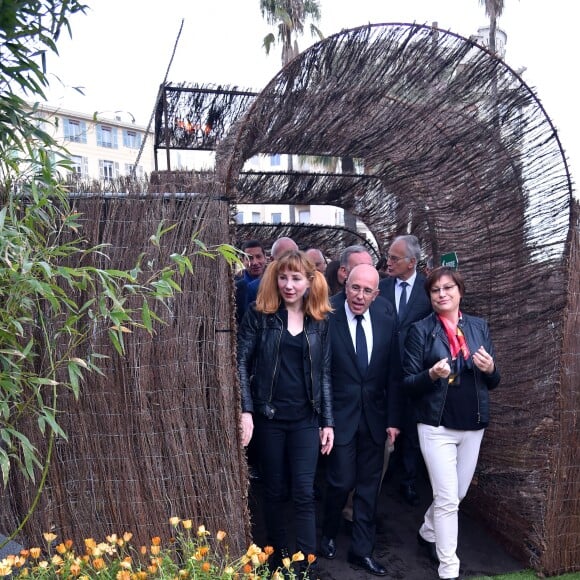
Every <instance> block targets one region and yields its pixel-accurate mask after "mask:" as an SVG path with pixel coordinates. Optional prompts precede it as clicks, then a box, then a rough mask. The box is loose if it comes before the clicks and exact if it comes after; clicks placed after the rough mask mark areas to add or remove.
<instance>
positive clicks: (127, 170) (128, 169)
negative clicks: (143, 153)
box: [125, 163, 145, 177]
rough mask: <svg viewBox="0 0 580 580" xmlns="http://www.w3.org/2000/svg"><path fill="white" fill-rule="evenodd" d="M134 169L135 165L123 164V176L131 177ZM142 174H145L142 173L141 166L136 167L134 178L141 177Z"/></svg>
mask: <svg viewBox="0 0 580 580" xmlns="http://www.w3.org/2000/svg"><path fill="white" fill-rule="evenodd" d="M134 167H135V164H133V163H125V175H132V174H133V168H134ZM144 173H145V172H144V171H143V167H142V166H141V165H137V167H136V169H135V177H143V175H144Z"/></svg>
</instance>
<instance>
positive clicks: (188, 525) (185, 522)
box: [181, 520, 193, 530]
mask: <svg viewBox="0 0 580 580" xmlns="http://www.w3.org/2000/svg"><path fill="white" fill-rule="evenodd" d="M181 525H182V526H183V527H184V529H186V530H191V528H192V527H193V522H192V521H191V520H183V521H182V522H181Z"/></svg>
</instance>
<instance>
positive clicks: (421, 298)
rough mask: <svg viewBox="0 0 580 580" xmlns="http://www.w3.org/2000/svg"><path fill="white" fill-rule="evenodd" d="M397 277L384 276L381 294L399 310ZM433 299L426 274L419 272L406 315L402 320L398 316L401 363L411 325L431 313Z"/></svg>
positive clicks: (380, 284) (408, 300)
mask: <svg viewBox="0 0 580 580" xmlns="http://www.w3.org/2000/svg"><path fill="white" fill-rule="evenodd" d="M396 282H397V279H396V278H391V277H388V278H383V279H382V280H381V281H380V282H379V296H382V297H383V298H386V299H387V300H388V301H389V303H390V304H391V305H392V306H393V309H395V312H396V311H397V310H396V308H397V306H396V304H395V285H396ZM431 311H432V308H431V300H430V299H429V296H428V295H427V292H426V291H425V276H423V275H422V274H419V273H418V272H417V277H416V278H415V283H414V284H413V290H412V292H411V295H410V296H409V298H408V299H407V310H405V315H404V317H403V318H402V319H401V320H400V319H399V318H398V316H397V315H396V314H395V316H397V335H398V338H399V355H400V359H401V364H402V361H403V355H404V354H405V339H406V338H407V334H408V332H409V329H410V328H411V325H412V324H413V323H414V322H417V321H418V320H422V319H423V318H425V317H426V316H429V314H431Z"/></svg>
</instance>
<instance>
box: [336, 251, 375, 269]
mask: <svg viewBox="0 0 580 580" xmlns="http://www.w3.org/2000/svg"><path fill="white" fill-rule="evenodd" d="M363 253H364V254H368V253H369V251H368V250H367V249H366V248H365V247H364V246H360V245H358V246H349V247H348V248H345V249H344V250H343V251H342V254H340V265H341V266H342V267H343V268H346V269H347V270H348V258H349V257H350V255H351V254H363Z"/></svg>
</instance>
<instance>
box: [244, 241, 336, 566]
mask: <svg viewBox="0 0 580 580" xmlns="http://www.w3.org/2000/svg"><path fill="white" fill-rule="evenodd" d="M330 311H331V306H330V303H329V301H328V287H327V284H326V281H325V279H324V276H323V275H322V274H321V273H320V272H318V271H316V269H315V267H314V264H312V262H311V261H310V260H308V258H307V257H306V256H305V254H304V253H303V252H300V251H297V250H292V251H290V252H287V253H285V254H283V255H282V256H281V257H280V258H279V259H278V260H275V261H273V262H272V263H271V264H269V265H268V267H267V268H266V271H265V273H264V275H263V278H262V280H261V282H260V288H259V291H258V296H257V299H256V302H255V304H252V305H251V306H250V308H249V309H248V310H247V312H246V314H245V315H244V318H243V320H242V323H241V327H240V330H239V335H238V371H239V377H240V386H241V395H242V424H241V430H242V444H243V445H244V446H245V445H247V444H248V443H249V442H250V439H251V438H252V435H253V436H254V438H255V443H257V446H256V447H257V449H258V456H259V457H258V461H259V464H260V471H261V476H262V480H263V483H264V508H265V509H264V515H265V521H266V529H267V533H268V542H269V543H270V544H271V545H272V546H274V549H275V555H276V554H277V560H276V561H277V562H279V560H280V559H281V558H283V557H285V556H286V555H287V554H289V552H290V547H289V544H288V539H287V531H286V518H285V517H284V515H283V508H284V504H285V502H286V498H287V491H288V485H290V492H291V497H292V500H293V504H294V521H295V530H296V546H295V548H296V550H300V551H302V552H303V554H304V555H305V556H307V555H308V554H315V553H316V519H315V499H314V477H315V474H316V465H317V461H318V454H319V452H322V453H323V454H328V453H330V451H331V450H332V445H333V441H334V430H333V425H334V420H333V416H332V390H331V384H330V340H329V337H328V321H327V314H328V313H329V312H330Z"/></svg>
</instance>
